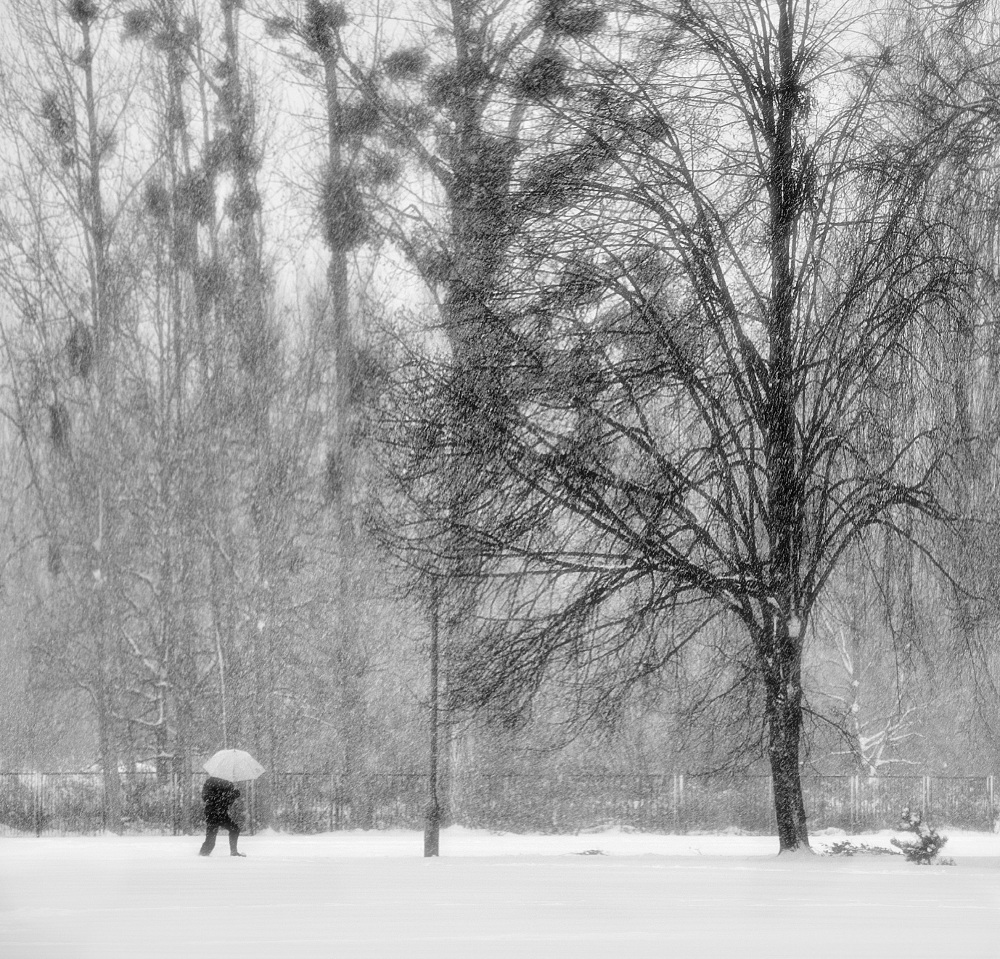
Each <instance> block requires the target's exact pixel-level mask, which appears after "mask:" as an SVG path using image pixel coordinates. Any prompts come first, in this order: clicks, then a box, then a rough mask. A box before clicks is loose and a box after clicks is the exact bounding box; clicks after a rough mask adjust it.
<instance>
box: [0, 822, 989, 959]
mask: <svg viewBox="0 0 1000 959" xmlns="http://www.w3.org/2000/svg"><path fill="white" fill-rule="evenodd" d="M946 832H947V831H946ZM892 835H893V834H892V833H884V834H879V835H878V836H851V837H848V838H850V839H851V841H852V842H854V843H861V842H866V843H869V844H873V845H874V844H877V845H884V846H888V844H889V843H888V840H889V838H890V837H891V836H892ZM948 835H949V837H950V839H949V843H948V845H947V846H946V847H945V850H944V852H945V853H946V854H948V855H950V856H951V857H952V858H954V860H955V865H954V866H914V865H911V864H910V863H907V862H906V861H905V860H903V859H902V857H891V858H890V857H887V856H877V857H873V856H856V857H853V858H847V859H845V858H840V857H826V856H808V855H805V856H803V855H797V856H790V857H789V856H781V857H779V856H777V855H775V852H776V850H777V840H775V839H774V838H768V837H746V836H659V835H648V834H641V833H631V834H629V833H621V832H615V831H609V832H600V833H591V834H583V835H575V836H517V835H510V834H501V835H493V834H490V833H487V832H474V831H469V830H463V829H450V830H446V831H445V832H444V834H443V835H442V841H441V852H442V855H441V858H439V859H424V858H422V837H421V835H420V834H419V833H415V832H402V831H393V832H369V833H363V832H356V833H335V834H328V835H322V836H281V835H275V834H270V835H261V836H245V837H243V838H242V839H241V842H240V845H241V848H242V850H243V851H245V852H246V853H247V858H246V859H233V858H231V857H230V856H229V855H228V849H227V847H226V842H225V834H224V833H223V835H221V836H220V837H219V845H218V846H217V847H216V851H215V853H214V854H213V855H212V857H211V858H202V857H199V856H198V855H197V851H198V845H199V842H200V840H199V839H198V838H195V837H140V838H134V837H130V838H119V837H113V836H108V837H97V838H79V837H74V838H58V837H53V838H42V839H37V838H7V839H0V959H56V957H58V959H98V957H100V959H116V957H119V956H122V957H125V956H128V957H140V959H210V957H211V959H230V957H232V959H236V957H239V959H314V957H316V959H318V957H323V959H373V957H377V959H394V957H401V959H403V957H405V959H422V957H434V959H494V957H501V956H502V957H504V959H535V957H537V959H568V957H572V959H590V957H601V959H645V957H653V956H655V957H657V959H707V957H732V956H738V957H739V959H765V957H766V959H786V957H787V959H791V957H794V959H826V957H837V959H843V957H845V956H847V957H851V959H868V957H871V959H892V957H897V956H898V957H906V959H921V957H932V956H933V957H935V959H980V957H982V959H985V957H990V959H993V957H996V956H1000V836H996V835H984V834H971V833H964V834H962V833H954V832H952V833H948ZM839 838H844V837H843V836H842V835H840V834H837V835H834V834H827V835H823V836H818V837H814V838H813V845H814V848H817V849H821V848H823V847H825V846H828V845H829V844H830V843H832V842H835V841H836V840H837V839H839ZM594 850H600V851H601V852H602V853H603V855H598V854H596V853H594V852H593V851H594ZM588 852H589V853H590V854H589V855H588V854H585V853H588Z"/></svg>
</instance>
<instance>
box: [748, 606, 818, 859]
mask: <svg viewBox="0 0 1000 959" xmlns="http://www.w3.org/2000/svg"><path fill="white" fill-rule="evenodd" d="M789 619H790V620H791V617H789ZM792 622H794V623H795V625H794V627H792V628H789V623H788V622H784V621H783V620H782V619H781V617H780V616H779V615H774V616H773V617H772V619H771V623H770V624H769V626H768V628H767V629H766V630H765V642H764V644H763V646H762V647H758V648H760V649H762V651H763V656H762V660H763V662H762V666H763V674H764V685H765V690H766V700H765V717H766V724H767V752H768V761H769V762H770V765H771V780H772V783H773V785H774V815H775V820H776V822H777V826H778V852H779V853H783V852H794V851H796V850H799V849H804V850H808V849H809V832H808V828H807V825H806V811H805V802H804V801H803V798H802V777H801V771H800V770H801V767H800V765H799V746H800V742H801V737H802V645H801V637H800V632H801V624H799V623H798V621H797V619H796V620H792Z"/></svg>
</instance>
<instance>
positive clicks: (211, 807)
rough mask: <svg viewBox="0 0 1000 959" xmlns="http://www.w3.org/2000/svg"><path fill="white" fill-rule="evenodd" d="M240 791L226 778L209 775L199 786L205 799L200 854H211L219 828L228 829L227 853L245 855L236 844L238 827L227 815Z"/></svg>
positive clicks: (238, 832)
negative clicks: (203, 832)
mask: <svg viewBox="0 0 1000 959" xmlns="http://www.w3.org/2000/svg"><path fill="white" fill-rule="evenodd" d="M239 796H240V791H239V790H238V789H237V788H236V787H235V786H234V785H233V784H232V783H231V782H229V781H228V780H226V779H219V778H218V777H217V776H209V777H208V779H206V780H205V785H204V786H202V787H201V798H202V799H203V800H204V801H205V824H206V828H205V841H204V842H203V843H202V844H201V852H200V853H199V855H200V856H211V855H212V850H213V849H214V848H215V837H216V836H217V835H218V833H219V830H220V829H223V828H224V829H227V830H229V855H230V856H243V857H245V856H246V853H242V852H239V851H238V850H237V848H236V844H237V842H238V841H239V838H240V827H239V826H238V825H237V824H236V823H235V822H234V821H233V818H232V817H231V816H230V815H229V807H230V806H231V805H232V804H233V803H234V802H235V801H236V800H237V799H238V798H239Z"/></svg>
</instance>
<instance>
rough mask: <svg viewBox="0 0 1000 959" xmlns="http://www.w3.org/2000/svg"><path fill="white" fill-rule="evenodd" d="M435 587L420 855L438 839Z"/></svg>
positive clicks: (436, 846) (433, 850)
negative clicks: (426, 761) (428, 736)
mask: <svg viewBox="0 0 1000 959" xmlns="http://www.w3.org/2000/svg"><path fill="white" fill-rule="evenodd" d="M438 603H439V600H438V587H437V584H436V583H435V584H434V586H433V588H432V592H431V623H430V625H431V648H430V674H431V676H430V717H429V722H430V751H429V755H428V769H427V785H428V788H427V815H426V819H425V822H424V856H436V855H438V853H439V851H440V842H441V800H440V797H439V795H438V766H439V762H440V715H439V704H440V698H439V697H440V685H439V654H440V649H439V644H438V639H439V636H438V630H439V626H440V610H439V606H438Z"/></svg>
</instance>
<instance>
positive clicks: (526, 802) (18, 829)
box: [0, 773, 1000, 836]
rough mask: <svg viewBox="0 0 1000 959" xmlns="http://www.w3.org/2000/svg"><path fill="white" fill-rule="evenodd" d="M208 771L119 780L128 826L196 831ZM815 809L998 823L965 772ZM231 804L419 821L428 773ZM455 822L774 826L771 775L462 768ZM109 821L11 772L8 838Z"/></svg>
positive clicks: (877, 787) (846, 783)
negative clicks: (908, 812) (478, 771)
mask: <svg viewBox="0 0 1000 959" xmlns="http://www.w3.org/2000/svg"><path fill="white" fill-rule="evenodd" d="M203 781H204V775H203V774H195V775H192V776H191V777H190V778H189V779H187V780H186V781H182V780H180V779H178V777H157V776H156V774H155V773H135V774H127V775H123V776H122V818H123V828H124V830H125V831H126V832H129V833H161V834H163V833H173V834H182V833H190V832H193V831H197V830H199V829H200V828H201V824H202V805H201V801H200V799H199V793H200V788H201V783H202V782H203ZM803 785H804V791H805V801H806V811H807V813H808V815H809V826H810V828H811V829H813V830H817V829H823V828H825V827H837V828H841V829H845V830H848V831H852V832H859V831H867V830H875V829H882V828H891V827H893V826H894V825H895V824H896V822H897V821H898V818H899V813H900V811H901V810H902V808H903V807H904V806H909V807H910V808H911V809H919V810H922V811H923V814H924V817H925V819H927V820H928V821H930V822H932V823H934V824H935V825H939V826H949V827H952V828H964V829H979V830H992V829H993V828H994V823H995V820H996V818H997V815H998V814H1000V810H997V808H996V805H995V803H994V788H993V787H994V781H993V776H978V777H968V778H958V777H949V778H945V777H930V776H900V777H880V778H870V779H869V778H865V777H862V776H809V777H807V778H806V779H805V780H804V784H803ZM244 790H245V796H243V797H242V798H241V799H240V800H239V801H238V803H237V806H236V807H235V809H234V813H235V814H236V816H237V818H238V819H241V820H242V822H243V825H244V828H245V829H246V830H248V831H251V832H252V831H255V830H257V829H259V828H261V827H262V826H264V825H267V826H270V827H272V828H274V829H278V830H282V831H287V832H297V833H316V832H327V831H333V830H340V829H355V828H363V829H385V828H394V827H395V828H400V827H402V828H420V827H421V826H422V824H423V815H424V809H425V804H426V778H425V776H423V775H422V774H418V773H386V774H379V775H370V776H366V777H364V778H353V779H352V780H350V781H348V779H347V778H346V777H344V776H338V775H324V774H316V773H278V774H275V775H272V776H268V777H265V778H263V779H261V780H258V781H257V782H256V783H252V784H250V785H249V787H244ZM447 808H448V821H449V822H452V823H457V824H460V825H464V826H469V827H478V828H487V829H501V830H506V831H512V832H575V831H579V830H585V829H589V828H596V827H601V826H607V825H617V826H623V827H628V828H632V829H637V830H642V831H649V832H672V833H687V832H702V831H706V832H707V831H712V832H717V831H724V830H734V831H740V832H745V833H758V834H767V833H771V832H773V831H774V810H773V798H772V792H771V781H770V779H769V778H767V777H764V776H759V777H755V776H749V777H745V778H741V779H732V778H729V777H720V776H714V777H711V776H695V775H684V774H679V773H664V774H646V775H596V774H586V773H578V774H566V775H555V776H537V775H527V774H524V775H518V774H509V775H469V774H462V775H456V776H453V777H452V778H451V780H450V782H449V783H448V786H447ZM107 827H108V816H107V804H106V801H105V794H104V780H103V776H101V774H99V773H0V836H11V835H30V834H34V835H39V836H40V835H53V834H55V835H60V834H61V835H67V834H73V835H87V834H95V833H100V832H103V831H105V830H106V829H107Z"/></svg>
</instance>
